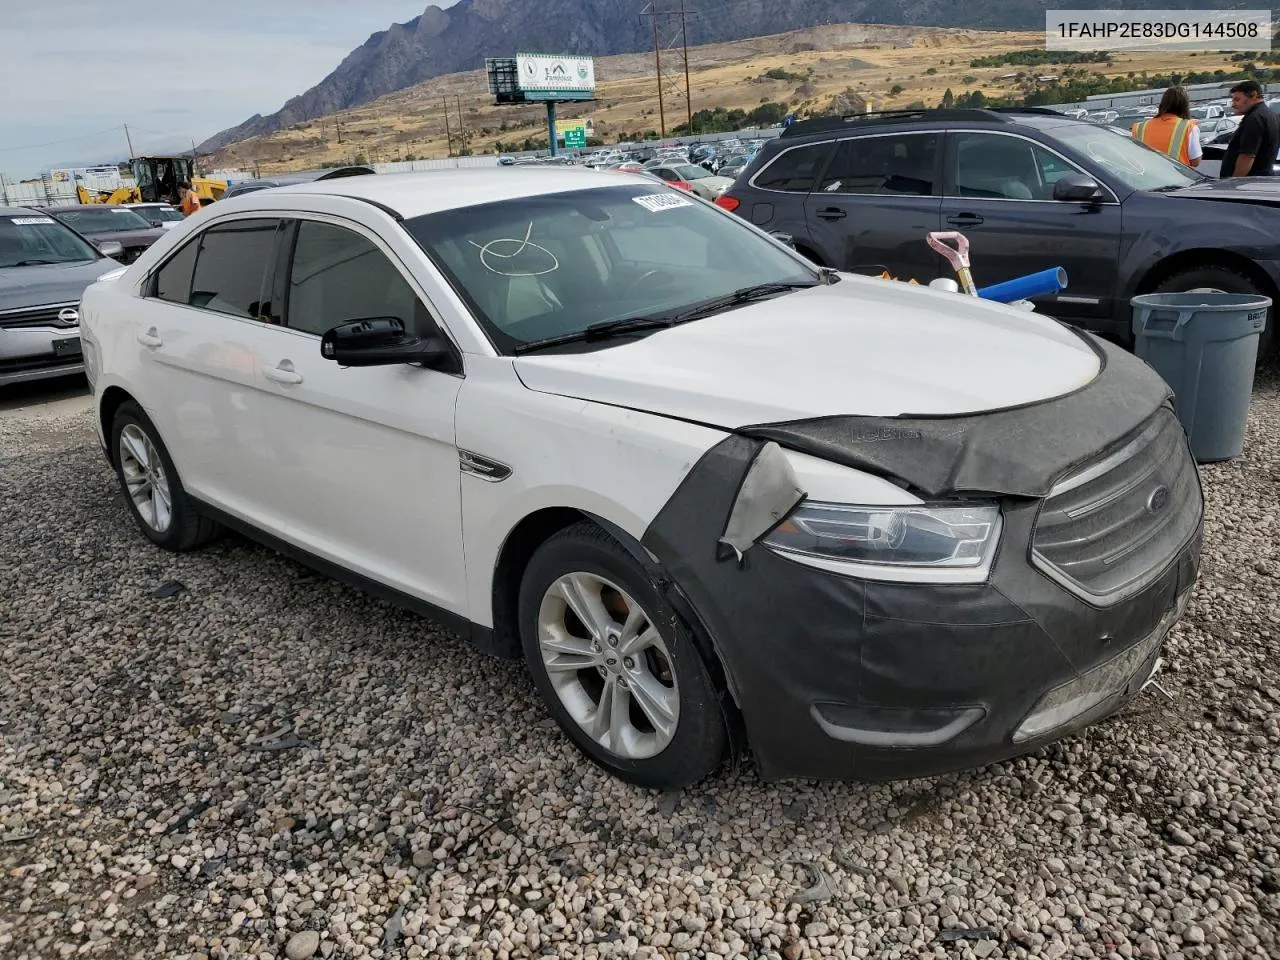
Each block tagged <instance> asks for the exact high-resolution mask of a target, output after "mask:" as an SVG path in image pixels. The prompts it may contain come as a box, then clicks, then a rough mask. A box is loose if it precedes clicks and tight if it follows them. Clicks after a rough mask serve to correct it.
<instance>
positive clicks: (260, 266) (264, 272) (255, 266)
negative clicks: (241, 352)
mask: <svg viewBox="0 0 1280 960" xmlns="http://www.w3.org/2000/svg"><path fill="white" fill-rule="evenodd" d="M278 226H279V221H278V220H274V219H269V220H268V219H263V220H233V221H232V222H230V223H223V224H219V225H217V226H214V227H210V228H209V229H208V230H206V231H204V233H202V234H201V235H200V241H199V242H200V249H199V252H198V253H197V255H196V264H195V271H194V274H193V276H192V280H191V294H190V297H189V299H188V303H189V304H190V305H191V306H193V307H200V308H201V309H204V310H213V311H216V312H217V313H225V314H229V315H231V316H233V317H243V318H245V319H248V320H261V319H263V318H264V316H265V315H267V314H268V313H269V312H270V311H269V309H267V306H266V305H265V304H264V303H263V290H264V289H266V281H267V278H268V270H269V268H270V267H271V265H272V262H273V258H274V255H275V241H276V230H277V227H278ZM170 262H172V261H170Z"/></svg>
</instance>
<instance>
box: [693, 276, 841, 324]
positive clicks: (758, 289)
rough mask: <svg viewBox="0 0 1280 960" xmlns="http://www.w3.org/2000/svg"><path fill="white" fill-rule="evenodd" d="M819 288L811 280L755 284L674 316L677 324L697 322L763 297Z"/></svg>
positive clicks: (819, 283)
mask: <svg viewBox="0 0 1280 960" xmlns="http://www.w3.org/2000/svg"><path fill="white" fill-rule="evenodd" d="M817 286H821V281H819V282H817V283H815V282H814V281H812V280H802V281H790V282H782V283H757V284H753V285H752V286H750V287H743V288H742V289H740V290H735V291H733V293H729V294H726V295H725V296H723V297H716V298H715V299H714V300H707V301H705V302H703V303H700V304H698V305H697V306H696V307H694V308H692V309H691V310H686V311H685V312H684V313H678V314H676V316H675V321H676V322H677V323H684V322H686V321H688V320H699V319H701V318H703V317H709V316H712V315H713V314H716V313H719V312H720V311H722V310H727V309H728V308H729V307H736V306H738V305H739V304H742V303H750V302H751V301H753V300H763V299H764V298H765V297H772V296H774V295H775V294H779V293H786V292H787V291H789V290H803V289H806V288H808V287H817Z"/></svg>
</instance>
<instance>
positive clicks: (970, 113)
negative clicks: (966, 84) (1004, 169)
mask: <svg viewBox="0 0 1280 960" xmlns="http://www.w3.org/2000/svg"><path fill="white" fill-rule="evenodd" d="M1028 109H1030V108H1028ZM922 120H923V121H935V120H936V121H947V120H969V121H977V122H985V123H1012V122H1013V121H1011V120H1010V119H1008V118H1007V117H1004V116H1001V115H1000V114H999V113H997V112H996V111H995V110H976V109H958V110H943V109H938V108H934V109H930V108H926V109H924V110H881V111H878V112H874V113H851V114H848V115H846V116H843V117H818V118H816V119H814V120H800V121H798V122H796V123H793V124H792V125H791V126H789V127H787V128H785V129H784V130H783V131H782V136H784V137H802V136H806V135H807V134H811V133H825V132H826V131H828V130H839V129H841V128H843V127H848V126H851V125H853V124H857V125H858V126H863V125H864V124H878V123H904V122H910V121H922Z"/></svg>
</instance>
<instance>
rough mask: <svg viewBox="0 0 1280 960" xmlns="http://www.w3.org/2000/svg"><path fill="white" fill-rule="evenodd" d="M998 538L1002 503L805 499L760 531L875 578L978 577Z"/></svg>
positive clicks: (773, 544) (808, 557) (815, 562)
mask: <svg viewBox="0 0 1280 960" xmlns="http://www.w3.org/2000/svg"><path fill="white" fill-rule="evenodd" d="M999 541H1000V508H999V507H998V506H996V505H995V504H966V505H964V506H912V507H874V506H853V505H849V504H842V503H820V502H806V503H802V504H801V505H800V506H799V507H797V508H796V509H795V510H794V511H793V512H792V513H791V514H790V515H789V516H788V517H787V518H786V519H785V520H783V521H782V523H781V524H779V525H778V526H777V527H776V528H775V529H774V531H773V532H772V533H770V534H769V535H768V536H767V537H766V538H765V539H764V543H765V544H766V545H767V546H769V547H770V548H771V549H773V550H774V551H776V552H778V553H780V554H783V555H785V556H787V557H789V558H791V559H793V560H797V561H799V562H801V563H807V564H809V565H810V566H815V567H821V568H822V569H825V570H831V571H833V572H836V573H847V574H849V575H851V576H859V577H867V578H869V579H874V580H898V581H907V582H934V583H938V582H941V583H981V582H983V581H985V580H986V579H987V574H988V573H989V572H990V570H991V563H992V560H993V559H994V557H995V551H996V546H997V544H998V543H999Z"/></svg>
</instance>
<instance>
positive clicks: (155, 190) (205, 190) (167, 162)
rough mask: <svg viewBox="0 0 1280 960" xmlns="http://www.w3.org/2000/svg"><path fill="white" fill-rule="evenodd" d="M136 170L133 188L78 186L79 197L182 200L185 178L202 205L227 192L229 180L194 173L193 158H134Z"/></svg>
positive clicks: (110, 200) (117, 200) (108, 200)
mask: <svg viewBox="0 0 1280 960" xmlns="http://www.w3.org/2000/svg"><path fill="white" fill-rule="evenodd" d="M129 167H130V168H131V169H132V171H133V182H134V185H133V186H132V187H117V188H116V189H114V190H88V189H86V188H85V187H82V186H80V185H79V184H77V185H76V199H77V200H78V201H79V202H80V203H111V204H122V203H171V204H173V205H174V206H177V205H178V204H179V203H181V202H182V197H181V196H180V193H181V191H180V190H179V189H178V184H180V183H182V182H184V181H186V182H189V183H190V184H191V186H192V188H193V189H194V190H195V191H196V195H197V196H199V197H200V203H201V205H202V206H208V205H209V204H211V203H213V202H214V201H215V200H221V199H222V195H223V194H224V193H226V191H227V181H225V180H215V179H213V178H211V177H198V176H195V175H194V173H193V171H192V167H191V158H190V157H134V158H133V159H132V160H130V161H129Z"/></svg>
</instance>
